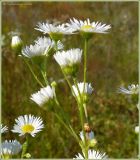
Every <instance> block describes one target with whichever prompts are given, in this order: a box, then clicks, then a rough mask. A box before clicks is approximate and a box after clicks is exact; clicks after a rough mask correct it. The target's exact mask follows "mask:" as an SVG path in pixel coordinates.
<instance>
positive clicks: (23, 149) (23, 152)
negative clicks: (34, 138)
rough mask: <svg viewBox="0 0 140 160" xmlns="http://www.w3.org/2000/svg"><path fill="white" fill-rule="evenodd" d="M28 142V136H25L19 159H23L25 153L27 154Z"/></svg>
mask: <svg viewBox="0 0 140 160" xmlns="http://www.w3.org/2000/svg"><path fill="white" fill-rule="evenodd" d="M28 141H29V137H28V135H26V141H25V142H24V144H23V145H22V153H21V158H24V156H25V154H26V152H27V148H28Z"/></svg>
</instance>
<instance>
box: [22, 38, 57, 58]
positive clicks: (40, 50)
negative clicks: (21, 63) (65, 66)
mask: <svg viewBox="0 0 140 160" xmlns="http://www.w3.org/2000/svg"><path fill="white" fill-rule="evenodd" d="M53 45H54V42H52V41H51V39H50V38H46V37H44V38H42V37H39V38H38V39H37V40H35V44H34V45H30V46H26V47H24V48H23V49H22V55H23V56H25V57H28V58H32V57H35V56H43V55H47V53H48V52H49V50H50V49H51V48H52V47H53Z"/></svg>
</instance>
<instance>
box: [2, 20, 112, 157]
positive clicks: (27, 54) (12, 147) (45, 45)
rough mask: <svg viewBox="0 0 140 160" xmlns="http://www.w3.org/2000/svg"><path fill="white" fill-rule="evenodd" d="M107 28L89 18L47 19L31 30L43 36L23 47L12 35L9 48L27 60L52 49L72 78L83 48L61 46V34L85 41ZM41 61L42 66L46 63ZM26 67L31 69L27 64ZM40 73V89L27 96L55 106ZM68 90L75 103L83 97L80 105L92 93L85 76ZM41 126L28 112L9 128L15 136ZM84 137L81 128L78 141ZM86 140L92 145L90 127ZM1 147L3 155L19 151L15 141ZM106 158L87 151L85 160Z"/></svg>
mask: <svg viewBox="0 0 140 160" xmlns="http://www.w3.org/2000/svg"><path fill="white" fill-rule="evenodd" d="M110 28H111V26H110V25H107V24H102V23H100V22H94V21H93V22H91V21H90V20H89V19H86V20H84V21H82V20H77V19H75V18H73V19H70V21H69V22H68V23H64V24H57V23H50V22H49V21H47V22H43V23H42V22H39V23H38V24H37V25H36V27H35V30H37V31H40V32H41V33H43V34H44V35H45V36H44V37H38V38H37V39H36V40H35V41H34V42H33V43H32V44H30V45H27V46H24V47H23V42H22V40H21V39H20V38H19V37H18V36H14V37H13V39H12V48H13V49H14V50H17V52H18V53H21V56H23V57H24V58H25V61H26V58H28V59H29V62H32V58H34V57H43V58H44V59H46V58H48V57H50V56H51V55H52V52H55V53H53V56H52V57H53V58H54V60H55V61H56V62H57V63H58V65H59V66H60V68H61V70H62V73H63V74H64V76H65V75H66V76H65V77H67V76H68V75H70V76H71V77H74V78H75V76H76V73H77V71H78V69H79V65H80V63H81V61H82V54H83V51H82V50H81V49H80V48H71V49H68V50H64V45H63V43H62V42H61V40H62V38H63V36H65V35H73V34H80V35H81V36H82V38H83V39H84V40H88V39H89V38H91V36H92V35H93V34H94V33H108V30H109V29H110ZM21 46H22V47H21ZM84 53H85V52H84ZM84 55H85V54H84ZM30 60H31V61H30ZM33 60H34V59H33ZM44 62H46V61H44ZM44 62H43V65H46V63H44ZM28 66H30V65H28ZM39 67H40V66H39ZM45 67H46V66H45ZM29 68H30V70H31V67H29ZM40 68H41V67H40ZM41 69H42V68H41ZM41 69H40V70H41ZM31 72H32V73H34V72H33V70H31ZM41 73H42V75H43V78H44V79H45V85H44V84H43V85H41V86H43V87H42V88H40V89H39V91H37V92H35V93H33V94H31V96H30V99H31V100H32V101H34V102H35V103H36V104H37V105H38V106H41V107H42V108H43V107H45V106H50V105H57V104H58V101H57V98H56V93H55V87H54V86H53V85H52V84H51V85H49V82H47V83H46V72H45V73H44V70H43V69H42V70H41ZM34 77H35V79H37V78H38V77H37V76H36V75H34ZM41 84H42V83H41ZM71 90H72V94H73V96H74V97H75V98H76V99H78V101H79V102H80V101H81V98H82V99H83V103H84V105H85V104H86V102H87V100H88V97H89V96H90V95H91V94H92V93H93V87H92V86H91V83H87V82H86V80H85V79H84V82H79V83H74V84H73V85H71ZM80 103H81V102H80ZM80 103H79V104H80ZM59 107H60V106H59ZM54 110H55V109H54ZM43 128H44V124H43V121H42V119H41V118H40V117H36V116H33V115H31V114H30V115H23V116H19V117H18V118H17V119H15V124H14V126H13V129H12V130H11V131H12V132H13V133H17V134H19V136H24V137H26V138H27V136H28V135H31V137H35V136H36V134H37V133H38V132H40V131H41V130H42V129H43ZM86 128H88V127H86ZM6 131H7V127H2V126H1V133H4V132H6ZM84 136H85V135H84V132H83V131H81V132H80V139H81V140H80V141H81V142H83V143H84V141H85V137H84ZM86 140H87V141H88V143H89V146H90V147H93V146H94V145H95V144H96V140H95V138H94V132H93V131H92V130H88V129H87V130H86ZM1 147H2V153H1V154H2V155H3V157H5V156H6V155H9V156H12V155H15V154H18V153H19V152H20V151H21V148H22V145H21V144H20V143H19V142H18V141H17V140H10V141H7V140H6V141H5V142H3V144H2V145H1ZM106 158H107V156H106V154H105V153H100V152H98V151H94V150H89V151H88V159H106ZM76 159H85V155H84V154H83V155H82V154H80V153H78V155H76Z"/></svg>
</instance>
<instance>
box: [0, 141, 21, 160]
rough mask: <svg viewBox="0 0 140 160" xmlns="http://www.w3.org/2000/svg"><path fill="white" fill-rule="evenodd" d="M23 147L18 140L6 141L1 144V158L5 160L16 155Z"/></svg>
mask: <svg viewBox="0 0 140 160" xmlns="http://www.w3.org/2000/svg"><path fill="white" fill-rule="evenodd" d="M21 148H22V145H21V144H20V143H19V142H18V141H17V140H9V141H7V140H5V141H4V142H3V143H2V144H1V156H2V157H3V158H6V157H8V158H9V157H10V156H12V155H16V154H18V153H19V152H20V151H21Z"/></svg>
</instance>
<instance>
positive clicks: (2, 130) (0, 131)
mask: <svg viewBox="0 0 140 160" xmlns="http://www.w3.org/2000/svg"><path fill="white" fill-rule="evenodd" d="M0 128H1V129H0V133H5V132H7V130H8V127H7V126H4V127H3V126H2V124H1V127H0Z"/></svg>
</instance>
